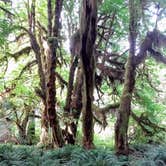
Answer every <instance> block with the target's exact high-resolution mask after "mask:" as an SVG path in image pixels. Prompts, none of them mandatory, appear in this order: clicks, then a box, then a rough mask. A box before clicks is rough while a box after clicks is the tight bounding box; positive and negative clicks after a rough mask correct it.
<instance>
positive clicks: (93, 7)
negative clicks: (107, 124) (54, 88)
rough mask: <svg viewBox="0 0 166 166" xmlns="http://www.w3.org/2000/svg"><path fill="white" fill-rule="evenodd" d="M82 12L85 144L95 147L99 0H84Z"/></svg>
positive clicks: (88, 146)
mask: <svg viewBox="0 0 166 166" xmlns="http://www.w3.org/2000/svg"><path fill="white" fill-rule="evenodd" d="M82 5H83V7H82V13H81V27H80V28H81V32H80V33H81V50H80V56H81V60H82V67H83V73H84V81H85V83H84V86H85V91H84V95H83V110H82V113H83V146H84V147H85V148H86V149H91V148H93V146H94V145H93V114H92V103H93V90H94V74H95V58H94V54H93V51H94V44H95V40H96V19H97V1H96V0H89V1H87V0H83V4H82Z"/></svg>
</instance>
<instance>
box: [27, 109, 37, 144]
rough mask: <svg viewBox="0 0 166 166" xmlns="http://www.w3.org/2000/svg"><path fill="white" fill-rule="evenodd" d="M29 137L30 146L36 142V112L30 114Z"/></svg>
mask: <svg viewBox="0 0 166 166" xmlns="http://www.w3.org/2000/svg"><path fill="white" fill-rule="evenodd" d="M27 137H28V145H33V144H34V140H35V111H34V110H33V111H32V112H31V113H30V117H29V124H28V131H27Z"/></svg>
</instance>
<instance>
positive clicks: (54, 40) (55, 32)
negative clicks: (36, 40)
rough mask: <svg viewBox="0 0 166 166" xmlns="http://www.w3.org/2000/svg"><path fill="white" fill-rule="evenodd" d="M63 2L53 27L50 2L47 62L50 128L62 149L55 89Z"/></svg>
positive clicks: (47, 99)
mask: <svg viewBox="0 0 166 166" xmlns="http://www.w3.org/2000/svg"><path fill="white" fill-rule="evenodd" d="M62 2H63V1H62V0H59V1H58V0H56V2H55V13H54V24H53V26H52V17H53V15H52V14H53V13H52V4H51V0H48V46H49V51H48V55H47V56H48V61H47V68H46V71H47V75H48V77H47V78H46V87H47V89H46V102H47V113H48V118H49V123H50V128H51V131H52V136H53V143H54V144H55V145H56V146H58V147H62V146H63V145H64V141H63V136H62V132H61V128H60V126H59V121H58V118H57V114H56V109H55V105H56V87H55V81H56V77H55V70H56V63H57V62H56V60H57V56H56V55H57V47H58V38H59V29H60V24H61V23H60V15H61V10H62Z"/></svg>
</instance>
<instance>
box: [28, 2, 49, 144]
mask: <svg viewBox="0 0 166 166" xmlns="http://www.w3.org/2000/svg"><path fill="white" fill-rule="evenodd" d="M35 4H36V0H33V1H32V3H31V5H30V4H28V8H27V12H28V23H29V30H28V34H29V37H30V43H31V47H32V49H33V51H34V53H35V58H36V60H37V65H38V75H39V87H38V88H36V89H35V91H36V94H37V95H38V96H39V97H40V98H41V100H42V103H43V107H44V108H43V110H42V117H41V129H42V130H41V131H42V133H41V137H40V143H41V144H45V142H46V141H45V140H46V139H47V138H48V119H47V109H46V86H45V85H46V81H45V71H44V64H43V63H42V62H43V58H44V51H43V49H42V41H41V38H42V37H41V34H40V35H39V40H37V35H36V17H35V15H36V12H35V8H36V7H35Z"/></svg>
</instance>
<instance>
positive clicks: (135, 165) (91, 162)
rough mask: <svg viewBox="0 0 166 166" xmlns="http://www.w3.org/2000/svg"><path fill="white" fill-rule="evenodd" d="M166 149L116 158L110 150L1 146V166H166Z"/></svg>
mask: <svg viewBox="0 0 166 166" xmlns="http://www.w3.org/2000/svg"><path fill="white" fill-rule="evenodd" d="M165 148H166V146H165V145H163V146H158V145H148V144H145V145H135V146H134V147H133V151H134V152H133V153H132V154H131V155H129V156H128V157H127V156H123V155H122V156H115V154H114V153H113V152H112V151H110V150H109V149H101V148H100V149H98V148H97V149H94V150H89V151H86V150H85V149H82V148H81V147H77V146H66V147H64V148H61V149H57V150H47V151H43V150H42V149H37V148H35V147H28V146H12V145H0V165H2V166H8V165H15V166H20V165H25V166H37V165H41V166H48V165H49V166H55V165H56V166H64V165H66V166H111V165H112V166H125V165H126V166H143V165H145V166H148V165H150V166H153V165H154V166H160V165H161V166H164V165H165V164H166V151H165Z"/></svg>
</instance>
